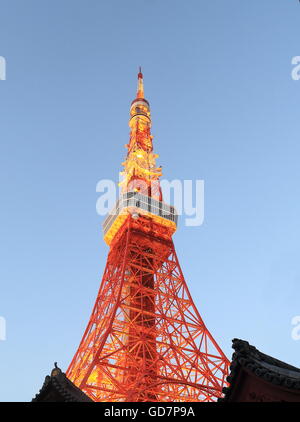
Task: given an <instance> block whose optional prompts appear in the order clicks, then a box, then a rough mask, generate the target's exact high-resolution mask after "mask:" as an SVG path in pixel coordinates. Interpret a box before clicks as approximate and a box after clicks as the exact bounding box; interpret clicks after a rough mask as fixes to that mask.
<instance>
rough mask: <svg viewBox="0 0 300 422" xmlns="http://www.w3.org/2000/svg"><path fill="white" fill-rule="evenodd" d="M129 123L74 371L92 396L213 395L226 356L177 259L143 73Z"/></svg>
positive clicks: (159, 398) (218, 391)
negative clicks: (100, 269)
mask: <svg viewBox="0 0 300 422" xmlns="http://www.w3.org/2000/svg"><path fill="white" fill-rule="evenodd" d="M129 126H130V140H129V143H128V144H127V145H126V147H127V150H128V152H127V157H126V160H125V162H124V163H122V164H123V166H124V171H123V173H122V174H123V181H122V182H121V185H122V192H121V195H120V198H119V200H118V201H117V203H116V206H115V207H114V209H113V210H112V211H111V212H110V213H109V215H108V216H107V218H106V220H105V221H104V224H103V230H104V240H105V241H106V243H107V244H108V245H109V246H110V250H109V254H108V258H107V263H106V267H105V270H104V275H103V278H102V283H101V286H100V289H99V292H98V296H97V299H96V303H95V305H94V308H93V311H92V315H91V317H90V320H89V323H88V326H87V328H86V330H85V332H84V335H83V338H82V340H81V343H80V345H79V348H78V350H77V352H76V353H75V356H74V358H73V360H72V362H71V364H70V366H69V368H68V370H67V376H68V377H69V379H70V380H71V381H73V382H74V383H75V384H76V385H77V386H78V387H79V388H80V389H81V390H83V391H84V392H85V393H86V394H87V395H89V396H90V397H91V398H92V399H93V400H95V401H104V402H106V401H111V402H119V401H126V402H143V401H144V402H163V401H166V402H170V401H171V402H172V401H182V402H185V401H216V399H217V398H219V397H222V388H223V386H224V385H226V376H227V374H228V366H229V361H228V359H227V358H226V356H225V355H224V354H223V352H222V350H221V349H220V347H219V346H218V344H217V343H216V341H215V340H214V338H213V337H212V335H211V334H210V332H209V331H208V329H207V328H206V326H205V324H204V322H203V320H202V318H201V316H200V314H199V312H198V310H197V308H196V306H195V304H194V302H193V300H192V297H191V295H190V293H189V290H188V287H187V284H186V282H185V279H184V276H183V273H182V271H181V268H180V265H179V262H178V258H177V255H176V252H175V248H174V244H173V241H172V234H173V233H174V232H175V230H176V224H177V215H176V210H175V209H174V208H173V207H172V206H170V205H168V204H166V203H165V202H163V198H162V191H161V187H160V184H159V178H160V176H161V168H160V167H156V158H157V157H158V156H157V155H156V154H154V153H153V145H152V135H151V132H150V129H151V117H150V106H149V103H148V101H147V100H146V99H145V98H144V87H143V75H142V73H141V69H140V71H139V73H138V89H137V95H136V98H135V99H134V100H133V102H132V103H131V108H130V120H129Z"/></svg>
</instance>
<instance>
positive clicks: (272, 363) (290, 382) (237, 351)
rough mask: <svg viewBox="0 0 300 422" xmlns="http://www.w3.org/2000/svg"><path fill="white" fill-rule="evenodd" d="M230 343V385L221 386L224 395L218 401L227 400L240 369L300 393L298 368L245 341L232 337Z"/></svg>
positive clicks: (299, 372)
mask: <svg viewBox="0 0 300 422" xmlns="http://www.w3.org/2000/svg"><path fill="white" fill-rule="evenodd" d="M232 343H233V344H232V347H233V349H234V353H233V355H232V362H231V365H230V370H231V372H230V375H229V376H228V377H227V381H228V382H229V384H230V385H229V387H224V388H223V393H224V394H225V396H224V397H223V398H222V399H220V401H227V400H228V399H229V398H230V395H231V393H232V389H233V387H234V386H235V384H236V381H237V378H238V374H239V372H240V370H241V369H245V370H247V371H249V372H251V373H252V374H253V375H255V376H256V377H258V378H261V379H263V380H264V381H267V382H268V383H271V384H273V385H276V386H282V387H284V388H285V389H288V390H290V391H294V392H299V393H300V369H299V368H296V367H294V366H292V365H289V364H287V363H285V362H282V361H280V360H278V359H275V358H273V357H271V356H268V355H266V354H264V353H262V352H260V351H259V350H257V349H256V348H255V347H254V346H251V345H250V344H249V343H248V342H247V341H244V340H240V339H233V340H232Z"/></svg>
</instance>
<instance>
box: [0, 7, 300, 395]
mask: <svg viewBox="0 0 300 422" xmlns="http://www.w3.org/2000/svg"><path fill="white" fill-rule="evenodd" d="M0 10H1V22H0V55H1V56H4V57H5V58H6V60H7V80H6V81H0V107H1V117H0V122H1V124H0V137H1V146H0V148H1V149H0V161H1V164H0V174H1V208H0V219H1V224H0V228H1V246H0V247H1V251H0V252H1V265H0V280H1V295H0V315H1V316H4V317H5V318H6V320H7V340H6V341H2V342H0V357H1V358H0V373H1V377H0V400H2V401H4V400H10V401H16V400H25V401H28V400H30V399H31V398H32V397H33V396H34V395H35V393H37V392H38V390H39V388H40V387H41V386H42V383H43V381H44V377H45V375H47V374H48V373H49V372H50V370H51V369H52V366H53V362H54V361H58V364H59V366H60V367H61V368H62V369H63V370H66V368H67V366H68V364H69V362H70V360H71V358H72V356H73V354H74V352H75V350H76V348H77V346H78V343H79V341H80V339H81V336H82V334H83V331H84V329H85V326H86V324H87V321H88V318H89V315H90V312H91V310H92V306H93V303H94V300H95V297H96V294H97V290H98V286H99V283H100V280H101V276H102V271H103V269H104V265H105V261H106V256H107V252H108V248H107V246H106V245H105V244H104V242H103V240H102V233H101V222H102V217H100V216H99V215H97V213H96V210H95V205H96V200H97V198H98V194H97V193H96V183H97V182H98V180H100V179H103V178H108V179H117V178H118V172H119V171H120V170H121V165H120V164H121V162H122V160H123V158H124V155H125V149H124V144H125V143H127V140H128V133H129V128H128V126H127V122H128V112H129V104H130V102H131V100H132V99H133V97H134V94H135V88H136V71H137V67H138V66H139V65H140V64H141V65H142V66H143V71H144V77H145V89H146V97H147V99H148V100H149V101H150V103H151V107H152V118H153V134H154V136H155V138H154V142H155V150H156V152H157V153H159V155H160V158H159V164H160V165H163V170H164V176H165V177H166V178H168V179H170V180H171V179H175V178H180V179H193V180H194V179H204V180H205V188H206V191H205V222H204V224H203V225H202V226H200V227H196V228H195V227H185V226H184V225H183V224H181V226H179V229H178V232H177V233H176V235H175V244H176V248H177V252H178V255H179V259H180V262H181V265H182V268H183V271H184V274H185V276H186V280H187V282H188V285H189V287H190V290H191V293H192V295H193V298H194V300H195V302H196V304H197V306H198V309H199V310H200V313H201V315H202V317H203V318H204V320H205V322H206V324H207V326H208V328H209V329H210V331H211V332H212V333H213V335H214V337H215V338H216V340H217V341H218V342H219V344H220V346H221V347H222V348H223V350H224V352H225V353H226V354H227V356H228V357H231V354H232V349H231V339H232V338H234V337H239V338H243V339H246V340H248V341H249V342H251V343H252V344H254V345H255V346H256V347H258V348H259V349H261V350H262V351H264V352H265V353H268V354H271V355H273V356H275V357H277V358H279V359H282V360H284V361H286V362H289V363H291V364H294V365H296V366H300V358H299V356H300V341H298V342H297V341H293V340H292V338H291V329H292V326H291V322H290V321H291V318H292V317H293V316H294V315H300V289H299V284H300V259H299V250H300V227H299V215H300V203H299V194H300V188H299V181H300V167H299V156H300V139H299V133H300V120H299V104H300V81H293V80H292V78H291V69H292V66H291V59H292V57H293V56H297V55H300V43H299V39H300V4H299V2H298V0H289V1H286V0H276V1H274V0H264V1H261V0H255V1H254V0H252V1H241V0H227V1H224V0H214V1H212V0H205V1H204V0H188V1H178V0H163V1H162V0H160V1H159V0H152V1H145V0H139V1H137V0H128V1H123V0H118V1H117V0H113V1H99V0H88V1H83V0H42V1H41V0H26V1H21V0H18V1H17V0H1V1H0Z"/></svg>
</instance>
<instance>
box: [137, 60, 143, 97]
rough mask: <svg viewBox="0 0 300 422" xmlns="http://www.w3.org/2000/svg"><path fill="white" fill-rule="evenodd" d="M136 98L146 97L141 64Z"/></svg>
mask: <svg viewBox="0 0 300 422" xmlns="http://www.w3.org/2000/svg"><path fill="white" fill-rule="evenodd" d="M136 98H144V82H143V74H142V67H141V66H139V73H138V87H137V94H136Z"/></svg>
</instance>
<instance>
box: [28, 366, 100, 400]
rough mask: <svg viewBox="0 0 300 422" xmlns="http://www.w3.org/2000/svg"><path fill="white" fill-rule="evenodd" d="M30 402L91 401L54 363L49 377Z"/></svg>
mask: <svg viewBox="0 0 300 422" xmlns="http://www.w3.org/2000/svg"><path fill="white" fill-rule="evenodd" d="M32 401H33V402H44V401H48V402H51V401H52V402H57V401H60V402H92V401H93V400H92V399H90V398H89V397H88V396H87V395H86V394H84V392H83V391H81V390H80V388H78V387H76V385H74V384H73V383H72V381H70V380H69V379H68V378H67V376H66V374H65V373H63V372H62V371H61V369H60V368H58V367H57V365H56V363H55V368H54V369H53V370H52V372H51V375H50V376H49V375H47V376H46V378H45V381H44V384H43V386H42V388H41V389H40V391H39V393H38V394H36V396H35V397H34V398H33V399H32Z"/></svg>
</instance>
